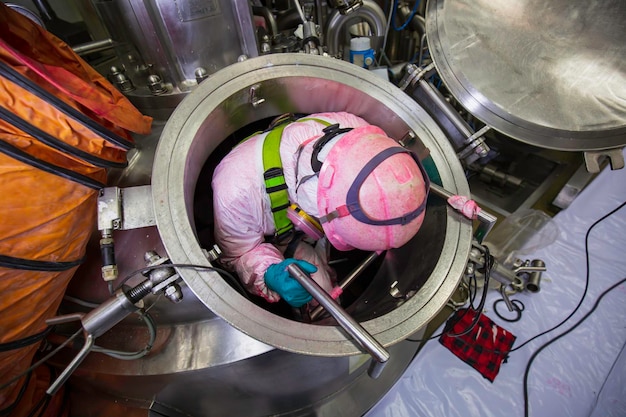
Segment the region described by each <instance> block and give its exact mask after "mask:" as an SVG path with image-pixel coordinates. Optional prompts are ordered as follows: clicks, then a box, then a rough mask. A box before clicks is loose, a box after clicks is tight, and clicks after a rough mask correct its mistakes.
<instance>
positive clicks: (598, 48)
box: [426, 0, 626, 150]
mask: <svg viewBox="0 0 626 417" xmlns="http://www.w3.org/2000/svg"><path fill="white" fill-rule="evenodd" d="M625 20H626V2H624V1H623V0H607V1H604V2H602V6H601V7H597V5H595V3H593V2H588V1H580V0H575V1H572V0H552V1H548V2H546V1H543V0H523V1H514V2H511V1H506V0H498V1H493V0H478V1H477V0H435V1H430V2H428V8H427V20H426V21H427V24H426V29H427V34H428V43H429V47H430V52H431V56H432V59H433V61H434V63H435V66H436V68H437V71H438V73H439V75H440V77H441V79H442V80H443V81H444V82H445V84H446V86H447V87H448V89H449V90H450V92H451V93H452V94H453V95H454V96H455V98H456V99H457V100H458V101H459V102H460V103H461V104H462V105H463V106H464V107H465V108H466V109H467V110H468V111H469V112H471V113H472V114H473V115H474V116H476V117H477V118H478V119H480V120H481V121H483V122H484V123H486V124H487V125H490V126H491V127H493V128H494V129H496V130H498V131H500V132H502V133H504V134H505V135H508V136H510V137H513V138H515V139H518V140H520V141H522V142H526V143H529V144H531V145H536V146H540V147H544V148H551V149H560V150H601V149H608V148H615V147H619V146H623V145H625V144H626V118H625V117H624V115H625V114H626V60H624V56H626V30H624V23H623V22H624V21H625Z"/></svg>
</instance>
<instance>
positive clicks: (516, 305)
mask: <svg viewBox="0 0 626 417" xmlns="http://www.w3.org/2000/svg"><path fill="white" fill-rule="evenodd" d="M504 302H505V301H504V298H500V299H498V300H496V301H494V303H493V312H494V313H496V316H498V317H500V319H502V320H504V321H508V322H509V323H515V322H516V321H520V319H521V318H522V311H524V308H526V307H525V306H524V303H522V302H521V301H520V300H511V305H512V306H513V311H515V318H512V319H510V318H508V317H505V316H503V315H502V314H501V313H500V312H499V311H498V304H500V303H504Z"/></svg>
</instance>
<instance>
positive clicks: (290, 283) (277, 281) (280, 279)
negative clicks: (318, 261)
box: [264, 258, 317, 307]
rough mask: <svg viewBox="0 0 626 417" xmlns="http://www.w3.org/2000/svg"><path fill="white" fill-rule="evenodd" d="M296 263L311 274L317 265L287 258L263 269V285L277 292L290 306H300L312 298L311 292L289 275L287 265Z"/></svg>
mask: <svg viewBox="0 0 626 417" xmlns="http://www.w3.org/2000/svg"><path fill="white" fill-rule="evenodd" d="M293 263H295V264H297V265H298V266H299V267H300V268H301V269H302V270H303V271H304V272H306V273H308V274H312V273H313V272H315V271H317V267H316V266H315V265H313V264H310V263H308V262H307V261H302V260H300V259H293V258H287V259H285V260H284V261H282V262H280V263H277V264H273V265H270V267H269V268H267V271H265V276H264V278H265V285H267V288H269V289H270V290H272V291H275V292H277V293H278V295H280V296H281V298H282V299H283V300H285V301H286V302H287V303H289V305H290V306H292V307H302V306H303V305H305V304H306V303H308V302H309V301H311V300H312V299H313V297H311V294H309V292H308V291H307V290H305V289H304V287H303V286H302V285H300V283H299V282H298V281H296V280H295V279H294V278H292V277H291V275H289V272H287V265H289V264H293Z"/></svg>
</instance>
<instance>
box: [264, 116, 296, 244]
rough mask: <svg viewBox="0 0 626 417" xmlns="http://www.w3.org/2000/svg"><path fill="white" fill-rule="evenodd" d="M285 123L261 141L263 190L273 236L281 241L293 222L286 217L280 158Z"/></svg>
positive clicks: (286, 204)
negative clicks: (272, 219)
mask: <svg viewBox="0 0 626 417" xmlns="http://www.w3.org/2000/svg"><path fill="white" fill-rule="evenodd" d="M287 125H288V124H287V123H284V124H282V125H280V126H277V127H275V128H274V129H272V130H271V131H270V132H269V133H268V134H267V136H266V137H265V140H264V141H263V179H264V180H265V191H266V192H267V195H268V196H269V198H270V204H271V207H272V215H273V216H274V225H275V226H276V233H275V234H274V238H275V239H276V240H277V241H279V242H280V241H281V240H282V239H283V238H284V237H285V236H287V235H288V233H289V232H290V231H291V230H292V229H293V224H292V223H291V221H290V220H289V219H288V218H287V207H289V193H288V192H287V184H286V183H285V175H284V173H283V163H282V161H281V159H280V139H281V137H282V135H283V130H285V127H287Z"/></svg>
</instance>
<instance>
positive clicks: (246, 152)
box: [212, 112, 369, 302]
mask: <svg viewBox="0 0 626 417" xmlns="http://www.w3.org/2000/svg"><path fill="white" fill-rule="evenodd" d="M306 118H307V119H308V118H314V119H321V120H324V121H327V122H329V123H330V124H335V123H339V125H340V127H341V128H345V127H353V128H356V127H362V126H368V125H369V123H367V122H366V121H365V120H363V119H362V118H360V117H358V116H355V115H353V114H350V113H344V112H342V113H316V114H311V115H309V116H307V117H306ZM325 127H326V125H323V124H322V123H319V122H317V121H315V120H305V121H299V122H293V123H291V124H290V125H288V126H287V127H286V128H285V129H284V131H283V134H282V140H281V144H280V156H281V159H282V164H283V172H284V177H285V182H286V184H287V187H288V193H289V199H290V201H291V202H292V203H296V204H298V205H299V206H300V207H301V208H302V209H303V210H304V211H305V212H307V213H308V214H310V215H313V216H315V217H318V215H317V213H318V208H317V177H314V178H311V179H310V180H308V181H306V182H303V183H302V184H299V182H300V181H301V180H302V178H304V177H307V176H310V175H312V174H313V170H312V169H311V153H312V150H313V144H314V143H315V140H316V139H318V138H320V137H321V136H323V135H324V133H323V132H322V130H323V129H324V128H325ZM265 136H267V132H264V133H260V134H258V135H256V136H253V137H251V138H249V139H248V140H246V141H245V142H243V143H241V144H239V145H238V146H236V147H235V148H234V149H233V150H232V151H231V152H230V153H229V154H228V155H226V157H225V158H224V159H223V160H222V161H221V162H220V163H219V165H218V166H217V168H216V169H215V172H214V174H213V181H212V187H213V209H214V217H215V238H216V240H217V244H218V245H219V246H220V248H221V249H222V252H223V254H222V257H221V261H222V262H223V263H224V265H225V266H226V267H227V268H230V269H231V270H234V271H235V272H236V273H237V274H238V275H239V278H240V280H241V281H242V283H243V284H244V286H245V287H246V289H247V290H248V291H249V292H251V293H252V294H255V295H258V296H261V297H263V298H264V299H266V300H267V301H269V302H276V301H278V300H280V296H279V295H278V294H277V293H276V292H274V291H272V290H270V289H268V288H267V287H266V285H265V280H264V275H265V271H266V270H267V268H268V267H269V266H270V265H272V264H276V263H279V262H281V261H283V260H284V259H285V258H284V257H283V252H284V250H285V248H284V247H277V246H275V245H274V244H272V243H267V242H265V237H266V236H271V235H273V234H274V232H275V230H276V229H275V226H274V218H273V216H272V212H271V204H270V199H269V196H268V195H267V192H266V190H265V182H264V180H263V172H264V169H263V158H262V154H263V140H264V138H265ZM340 137H341V135H339V136H337V137H336V138H334V139H333V140H331V141H330V142H329V143H328V144H327V145H326V146H324V148H323V149H322V151H321V152H320V153H319V154H318V157H317V158H318V160H319V161H321V162H323V161H324V159H325V157H326V155H328V152H329V150H330V148H332V145H333V144H334V143H335V142H336V141H337V140H338V139H339V138H340ZM301 144H304V145H303V150H302V152H301V154H300V157H299V158H298V147H299V146H300V145H301ZM296 164H297V165H298V166H297V174H298V178H296ZM298 184H299V186H297V185H298ZM324 240H325V239H324ZM326 244H328V243H327V242H326ZM324 252H325V251H324V250H321V251H320V250H318V251H316V250H315V249H314V248H313V247H312V246H311V245H309V244H307V243H300V244H299V245H298V246H297V247H296V250H295V253H294V255H293V258H295V259H302V260H305V261H307V262H309V263H312V264H314V265H315V266H316V267H317V268H318V271H317V272H316V273H314V274H313V275H312V278H313V279H314V280H315V281H316V282H317V283H318V284H319V285H320V286H321V287H322V288H324V290H326V291H327V292H329V293H330V292H331V290H332V288H333V283H332V281H333V280H332V278H331V275H332V270H331V269H330V267H329V266H328V265H327V259H326V256H325V254H324Z"/></svg>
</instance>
